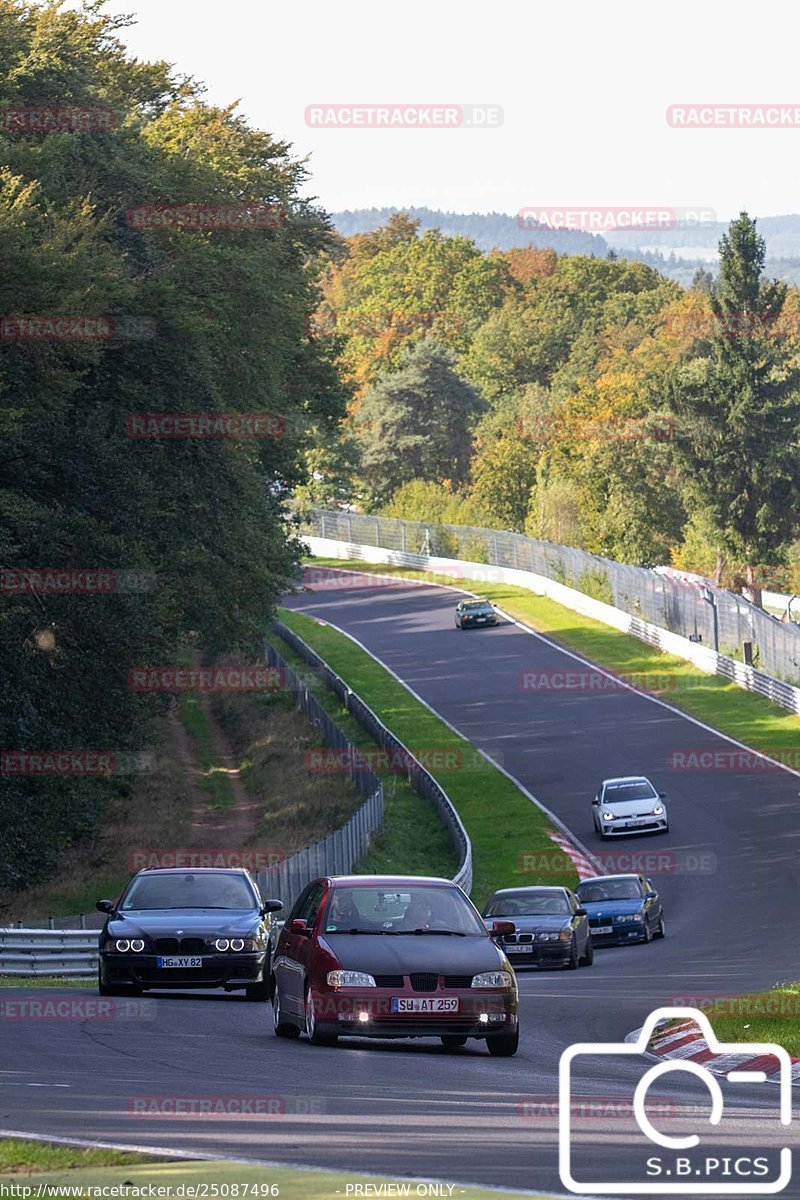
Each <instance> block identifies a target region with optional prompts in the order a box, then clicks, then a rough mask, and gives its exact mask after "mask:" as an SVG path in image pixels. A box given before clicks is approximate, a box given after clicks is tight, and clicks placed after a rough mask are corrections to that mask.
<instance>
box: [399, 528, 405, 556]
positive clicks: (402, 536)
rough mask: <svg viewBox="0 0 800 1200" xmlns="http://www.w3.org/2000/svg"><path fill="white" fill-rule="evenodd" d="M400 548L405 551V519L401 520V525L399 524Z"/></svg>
mask: <svg viewBox="0 0 800 1200" xmlns="http://www.w3.org/2000/svg"><path fill="white" fill-rule="evenodd" d="M400 549H401V550H402V551H403V553H404V554H405V552H406V523H405V521H403V523H402V525H401V526H400Z"/></svg>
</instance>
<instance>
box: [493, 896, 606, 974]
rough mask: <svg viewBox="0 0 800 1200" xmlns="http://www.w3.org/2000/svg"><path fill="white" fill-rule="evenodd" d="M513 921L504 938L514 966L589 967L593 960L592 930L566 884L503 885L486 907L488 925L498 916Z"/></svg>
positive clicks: (586, 917)
mask: <svg viewBox="0 0 800 1200" xmlns="http://www.w3.org/2000/svg"><path fill="white" fill-rule="evenodd" d="M503 917H507V918H509V920H511V921H513V922H514V926H515V931H514V933H512V934H510V935H506V936H505V937H504V938H503V939H502V945H503V949H504V950H505V952H506V954H507V955H508V957H509V960H510V962H511V963H512V964H513V965H514V968H515V969H519V967H568V968H570V969H571V970H574V969H575V968H576V967H578V966H581V967H589V966H591V964H592V962H593V961H594V946H593V944H592V931H591V928H590V926H589V918H588V915H587V913H586V910H585V909H583V908H581V906H580V901H579V900H577V899H576V897H575V895H574V894H573V892H571V891H570V889H569V888H566V887H521V888H503V889H501V890H500V891H499V892H495V893H494V895H493V896H492V898H491V899H490V900H489V902H488V904H487V905H486V907H485V908H484V910H483V919H484V921H485V922H486V925H487V927H488V926H491V925H492V923H493V922H494V921H497V920H498V918H503Z"/></svg>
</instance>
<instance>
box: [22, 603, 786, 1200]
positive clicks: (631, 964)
mask: <svg viewBox="0 0 800 1200" xmlns="http://www.w3.org/2000/svg"><path fill="white" fill-rule="evenodd" d="M314 586H315V590H314V592H313V594H312V593H302V594H300V595H298V596H296V597H293V598H291V599H290V600H289V601H288V604H289V606H290V607H293V608H296V609H300V610H303V611H305V612H308V613H313V614H314V615H317V616H320V617H322V618H324V619H325V620H327V621H330V622H332V623H333V624H335V625H337V626H339V627H340V628H342V629H344V630H346V631H347V632H348V633H350V634H352V635H353V636H355V637H357V638H358V639H359V640H360V641H362V642H363V643H364V645H365V646H366V647H367V648H368V649H369V650H371V651H372V652H373V653H374V654H376V655H378V656H379V657H380V658H381V659H382V660H383V661H384V662H385V663H386V664H387V665H388V666H389V667H391V668H392V670H394V671H395V672H396V673H397V674H398V675H400V676H401V677H402V679H403V680H405V681H406V682H407V683H408V684H409V685H410V686H411V687H412V688H413V689H414V690H415V691H416V692H417V693H418V694H419V695H420V696H421V697H422V698H423V699H425V700H426V701H427V702H428V703H429V704H431V705H432V706H433V707H434V708H435V709H436V710H437V711H438V712H439V713H440V714H441V715H442V716H443V717H444V718H446V719H447V720H448V721H449V722H451V723H452V724H453V725H454V726H455V727H456V728H457V729H458V730H459V731H460V732H462V733H463V734H464V735H465V736H467V737H468V738H469V739H470V740H471V741H472V742H473V743H474V744H475V745H476V746H479V747H480V748H482V749H483V750H485V751H486V752H487V753H488V754H490V755H492V756H495V757H496V758H497V759H498V760H499V761H501V762H502V763H503V765H504V767H505V769H506V770H507V771H509V772H510V773H511V774H512V775H513V776H515V777H516V778H517V779H518V780H520V782H522V783H523V784H524V785H525V786H526V787H527V788H528V789H529V790H530V791H531V792H533V793H534V794H535V795H536V796H537V797H538V798H539V799H540V800H541V801H542V803H543V804H544V805H546V806H547V807H548V808H549V809H551V810H552V811H553V812H555V813H556V814H558V816H559V817H560V818H561V819H562V820H563V821H564V822H565V823H566V824H567V826H569V828H570V829H571V830H572V831H573V832H574V833H575V835H576V836H577V837H578V838H579V839H580V840H581V841H582V842H583V843H584V845H586V846H588V847H589V849H591V850H594V851H597V852H608V851H609V850H613V849H614V846H613V845H612V846H609V845H608V844H606V843H601V841H600V839H599V838H598V837H597V835H596V834H595V833H594V831H593V828H592V820H591V811H590V803H589V802H590V800H591V797H592V795H593V794H594V791H595V789H596V786H597V783H598V782H599V780H600V779H601V778H603V777H604V776H610V775H625V774H638V773H643V774H647V775H648V776H650V778H651V779H652V780H653V782H654V783H655V784H656V786H657V787H658V788H660V790H662V791H665V792H666V793H667V794H668V803H669V809H670V821H671V829H670V832H669V834H667V835H664V836H659V837H657V838H653V837H650V838H647V837H642V838H635V839H626V840H625V841H624V842H623V843H621V844H620V845H619V846H618V847H617V849H618V850H619V851H633V850H647V851H658V852H662V853H663V852H666V851H674V852H675V856H676V859H677V860H679V861H683V862H685V863H686V864H687V870H686V872H685V873H682V874H674V873H666V874H661V875H658V876H657V877H656V880H657V886H658V887H659V890H660V891H661V894H662V897H663V899H664V907H665V912H666V917H667V938H666V939H665V940H664V941H661V942H659V941H655V942H653V943H651V944H650V945H637V946H629V947H621V948H609V949H604V950H602V951H599V952H598V953H597V955H596V958H595V965H594V966H593V967H592V968H590V969H583V970H580V971H577V972H542V973H538V974H530V973H529V974H525V973H521V974H520V989H521V993H522V1033H523V1038H522V1044H521V1047H520V1051H519V1053H518V1054H517V1056H516V1057H515V1058H512V1059H491V1058H490V1057H489V1056H488V1054H487V1053H486V1051H485V1050H484V1049H482V1048H481V1047H480V1044H479V1043H471V1044H470V1045H468V1046H467V1047H466V1048H465V1049H463V1050H461V1051H458V1052H456V1053H447V1052H445V1051H444V1050H443V1048H442V1047H440V1046H439V1045H438V1044H433V1043H430V1044H429V1043H426V1042H406V1043H404V1042H394V1043H368V1042H357V1041H351V1042H346V1041H345V1042H342V1043H340V1045H339V1047H338V1048H336V1049H329V1048H323V1047H312V1046H310V1045H309V1044H307V1043H306V1041H305V1040H304V1039H303V1040H301V1041H300V1042H294V1043H292V1042H283V1041H279V1040H277V1039H275V1038H274V1037H273V1036H272V1032H271V1027H270V1017H271V1010H270V1008H269V1005H261V1004H251V1003H246V1002H245V1001H243V1000H242V999H240V998H239V997H238V996H228V997H224V996H221V997H218V996H216V995H213V996H211V995H208V996H197V995H196V996H193V997H188V996H186V995H183V996H175V997H169V996H167V995H159V996H157V997H156V996H153V995H149V996H147V997H145V998H143V1000H142V1001H141V1002H140V1012H139V1016H138V1017H135V1018H134V1019H129V1020H117V1019H86V1020H83V1021H80V1022H76V1021H70V1020H63V1021H53V1020H41V1021H36V1020H29V1019H20V1020H19V1021H18V1022H11V1021H8V1020H4V1021H2V1022H0V1027H2V1033H1V1034H0V1036H2V1041H3V1046H2V1052H1V1053H0V1127H2V1128H3V1129H4V1130H20V1131H29V1132H39V1133H42V1134H53V1135H62V1136H67V1137H70V1136H72V1137H91V1138H93V1139H97V1140H107V1141H115V1142H123V1143H127V1144H137V1145H146V1146H150V1147H159V1146H160V1147H170V1148H180V1149H182V1150H184V1151H187V1152H195V1153H198V1154H202V1153H209V1154H215V1155H218V1154H219V1155H222V1154H224V1155H230V1156H233V1157H242V1158H251V1159H260V1160H266V1161H279V1162H286V1163H298V1164H300V1163H304V1164H310V1165H318V1166H324V1167H328V1168H341V1169H348V1168H349V1169H352V1170H356V1171H362V1172H374V1173H382V1174H388V1175H393V1176H409V1175H410V1176H415V1177H421V1178H425V1179H434V1180H442V1179H451V1180H459V1181H464V1182H474V1183H483V1184H487V1185H494V1186H506V1187H514V1188H521V1189H525V1190H529V1189H530V1190H538V1189H541V1190H543V1191H550V1192H559V1193H563V1192H564V1188H563V1186H562V1185H561V1182H560V1180H559V1176H558V1154H557V1118H556V1115H555V1111H556V1096H557V1092H558V1062H559V1057H560V1054H561V1052H562V1051H563V1050H564V1049H565V1048H566V1047H567V1046H568V1045H570V1044H571V1043H573V1042H576V1041H599V1042H614V1041H619V1040H621V1039H622V1038H624V1036H625V1035H626V1034H627V1033H628V1032H629V1031H631V1030H632V1029H635V1028H637V1027H638V1026H640V1025H641V1024H642V1023H643V1021H644V1019H645V1018H646V1016H647V1015H648V1013H649V1012H650V1011H651V1010H652V1009H653V1008H655V1007H657V1006H659V1005H662V1004H666V1003H669V1002H670V1001H671V1000H672V1001H674V998H675V997H688V996H701V995H726V994H736V993H739V992H742V991H745V990H748V989H750V988H761V987H770V986H771V985H773V984H774V983H776V982H777V981H782V980H789V979H795V978H797V977H798V961H797V950H796V941H797V937H796V927H797V909H798V900H797V887H796V883H797V875H798V867H797V863H798V853H799V852H800V819H799V818H798V810H799V809H800V796H799V793H800V778H798V777H797V776H796V775H794V774H792V773H790V772H787V771H782V770H768V771H757V772H754V771H752V770H750V771H741V770H740V771H736V770H722V771H720V770H713V771H712V770H707V771H675V770H672V769H670V767H669V765H668V764H669V762H670V756H671V754H672V753H673V751H675V750H679V751H690V750H698V751H700V750H720V751H723V752H726V751H729V750H731V749H732V746H731V743H729V742H728V741H727V740H725V739H722V738H719V737H717V736H716V735H714V734H713V733H711V732H710V731H708V730H705V729H704V728H702V727H701V726H698V725H696V724H694V723H692V722H691V721H689V720H687V719H685V718H683V717H681V716H680V715H679V714H677V713H675V712H673V711H671V710H669V709H668V708H666V707H663V706H661V705H658V704H655V703H652V702H651V701H649V700H648V699H647V698H645V697H643V696H640V695H637V694H635V693H632V692H628V691H625V690H613V691H611V690H607V691H600V690H594V689H591V688H582V689H576V688H570V689H563V690H561V689H556V688H552V687H551V688H548V689H542V688H539V689H534V690H523V689H522V687H521V686H520V679H521V673H522V672H523V671H532V672H535V673H548V672H563V671H565V670H570V671H585V670H586V668H585V667H582V666H581V665H580V664H579V663H577V662H576V661H575V659H574V657H570V656H567V655H565V653H564V652H562V651H560V650H559V649H558V648H557V647H555V646H553V645H552V644H551V643H549V642H548V641H547V640H546V639H542V638H539V637H536V636H532V635H531V634H530V633H528V632H526V631H524V630H522V629H520V628H518V627H516V626H515V625H513V624H504V625H502V626H500V627H498V628H496V629H484V630H476V631H469V632H464V633H462V632H460V631H458V630H456V629H455V628H454V626H453V608H454V605H455V602H456V598H457V597H456V596H455V594H454V593H453V592H452V591H448V590H444V589H439V588H433V587H427V586H416V585H411V584H402V583H400V584H395V585H394V586H377V587H360V588H355V587H346V588H342V587H336V586H325V585H320V584H315V585H314ZM525 849H526V847H524V846H521V847H519V850H520V853H524V851H525ZM691 856H694V858H692V857H691ZM692 862H697V863H699V864H700V865H701V866H702V868H703V869H701V870H694V871H690V870H688V866H689V865H691V863H692ZM503 882H504V881H502V880H498V884H502V883H503ZM30 994H33V993H29V992H26V991H25V990H24V989H15V990H13V991H12V990H8V991H6V992H5V998H6V999H7V1000H8V999H12V998H14V999H22V998H24V997H25V996H27V995H30ZM66 994H67V992H66V989H65V990H64V991H63V992H58V993H53V992H48V993H47V995H48V996H56V995H58V996H64V995H66ZM69 994H70V995H71V996H73V997H74V996H76V994H78V993H76V991H74V990H73V991H71V992H70V993H69ZM36 995H38V997H42V995H43V993H42V992H38V993H36ZM473 1047H474V1048H473ZM642 1070H643V1066H642V1064H641V1063H634V1062H620V1061H619V1060H617V1061H615V1062H608V1063H607V1064H605V1065H602V1064H601V1063H600V1062H599V1060H598V1061H595V1062H593V1063H592V1064H590V1067H589V1069H586V1070H584V1073H582V1074H581V1076H580V1078H579V1080H578V1081H577V1083H576V1086H575V1089H574V1090H575V1094H576V1095H577V1096H580V1097H588V1096H591V1097H594V1098H595V1100H596V1102H597V1103H598V1104H599V1105H600V1106H601V1107H603V1111H604V1114H605V1115H604V1117H603V1119H600V1120H598V1119H594V1120H588V1121H587V1122H586V1123H585V1126H584V1127H583V1128H584V1132H585V1135H586V1136H585V1140H584V1141H583V1142H582V1147H581V1152H582V1157H581V1158H580V1163H581V1166H580V1168H579V1170H580V1178H585V1179H586V1180H587V1182H595V1181H609V1182H622V1181H624V1180H626V1179H632V1178H634V1176H633V1174H632V1173H633V1171H634V1168H636V1169H638V1170H639V1171H640V1172H641V1170H642V1163H643V1162H644V1159H645V1158H646V1157H647V1156H648V1154H650V1153H652V1152H653V1150H654V1147H653V1146H652V1145H651V1146H649V1149H648V1148H647V1147H645V1150H644V1151H643V1152H642V1153H641V1154H640V1153H639V1150H638V1149H634V1148H632V1145H631V1143H630V1140H629V1139H630V1138H631V1137H632V1136H633V1135H632V1132H631V1130H632V1125H631V1122H630V1120H628V1119H627V1118H626V1117H625V1116H624V1115H620V1113H621V1111H622V1110H621V1109H619V1106H621V1105H624V1104H625V1103H629V1101H630V1097H631V1096H632V1094H633V1089H634V1086H635V1083H636V1081H637V1079H638V1078H639V1077H640V1076H641V1074H642ZM655 1092H657V1095H658V1099H659V1101H661V1102H663V1105H664V1107H663V1108H662V1110H661V1113H662V1117H663V1118H664V1119H663V1120H662V1128H664V1129H665V1131H666V1132H669V1133H685V1132H686V1131H687V1130H688V1131H692V1132H697V1133H699V1134H700V1135H701V1137H702V1143H703V1148H707V1149H708V1152H709V1154H711V1155H714V1156H717V1157H720V1158H722V1157H723V1156H728V1157H730V1158H731V1160H733V1159H735V1158H737V1157H739V1156H750V1157H753V1156H755V1155H757V1154H765V1153H766V1152H767V1148H771V1147H780V1146H783V1145H790V1146H791V1145H793V1144H794V1141H795V1139H794V1134H793V1131H792V1130H789V1131H786V1130H781V1129H780V1128H779V1126H778V1122H777V1119H776V1110H777V1088H776V1087H774V1086H773V1085H770V1084H760V1085H753V1084H736V1085H734V1084H729V1083H727V1082H726V1081H723V1092H724V1095H725V1105H726V1116H725V1118H724V1120H723V1123H722V1125H721V1126H720V1127H719V1128H718V1129H717V1130H709V1127H708V1126H707V1125H706V1120H707V1112H708V1105H707V1092H706V1091H705V1089H704V1087H703V1086H702V1084H701V1083H700V1082H699V1081H697V1082H696V1081H694V1080H693V1079H691V1078H690V1077H688V1076H682V1077H678V1078H675V1077H674V1076H673V1077H672V1078H671V1081H670V1079H666V1080H663V1081H661V1082H660V1083H658V1084H657V1085H655V1088H654V1093H655ZM212 1095H213V1096H242V1097H247V1096H262V1097H263V1096H265V1095H268V1096H274V1097H276V1101H275V1108H276V1110H278V1111H277V1112H276V1115H275V1117H274V1118H266V1119H265V1118H263V1117H259V1118H257V1119H253V1120H250V1119H246V1118H239V1119H217V1118H198V1117H190V1118H184V1117H174V1118H170V1117H164V1116H162V1117H160V1118H154V1117H147V1116H142V1115H137V1113H136V1112H135V1099H134V1098H137V1097H138V1098H152V1097H198V1096H212ZM687 1105H688V1106H689V1108H690V1109H691V1112H687V1109H686V1106H687ZM615 1106H616V1108H615ZM679 1106H680V1110H679ZM139 1107H142V1105H141V1103H140V1105H139ZM145 1107H146V1104H145ZM617 1109H619V1111H617ZM728 1113H731V1114H733V1115H732V1116H728V1115H727V1114H728ZM684 1120H688V1121H691V1124H684ZM670 1123H671V1126H670ZM656 1124H658V1121H656ZM667 1126H670V1128H669V1129H667ZM656 1152H657V1151H656ZM662 1153H663V1152H662ZM670 1153H671V1152H666V1157H665V1158H664V1162H665V1163H666V1162H667V1158H668V1157H669V1154H670ZM795 1174H797V1172H796V1173H795ZM733 1178H734V1177H733V1176H730V1179H731V1180H732V1179H733ZM737 1182H739V1183H740V1184H741V1183H742V1182H743V1180H742V1179H741V1178H740V1179H738V1180H737ZM745 1182H746V1181H745ZM454 1194H457V1193H454ZM683 1194H685V1195H687V1194H692V1193H691V1191H687V1192H685V1193H683ZM718 1194H727V1193H718ZM731 1194H732V1193H731ZM749 1194H752V1195H755V1194H757V1193H756V1189H755V1187H753V1189H752V1192H750V1193H749ZM781 1195H783V1196H792V1197H798V1198H800V1181H798V1179H797V1178H795V1179H794V1180H793V1181H792V1182H791V1183H790V1185H789V1186H788V1188H787V1189H786V1190H785V1191H782V1192H781Z"/></svg>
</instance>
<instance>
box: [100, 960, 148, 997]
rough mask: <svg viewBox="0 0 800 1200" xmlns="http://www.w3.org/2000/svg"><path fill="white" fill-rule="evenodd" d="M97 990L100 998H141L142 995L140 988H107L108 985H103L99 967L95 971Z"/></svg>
mask: <svg viewBox="0 0 800 1200" xmlns="http://www.w3.org/2000/svg"><path fill="white" fill-rule="evenodd" d="M97 990H98V992H99V993H100V995H101V996H141V994H142V989H141V988H140V987H109V986H108V984H106V983H103V976H102V975H101V973H100V968H99V967H98V969H97Z"/></svg>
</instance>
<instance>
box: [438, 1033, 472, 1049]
mask: <svg viewBox="0 0 800 1200" xmlns="http://www.w3.org/2000/svg"><path fill="white" fill-rule="evenodd" d="M466 1044H467V1039H466V1038H465V1037H461V1036H460V1034H458V1033H444V1034H442V1045H443V1046H444V1048H445V1050H457V1049H458V1047H459V1046H466Z"/></svg>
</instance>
